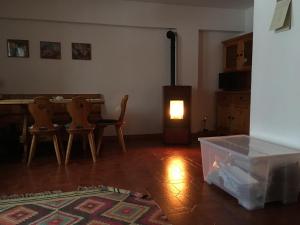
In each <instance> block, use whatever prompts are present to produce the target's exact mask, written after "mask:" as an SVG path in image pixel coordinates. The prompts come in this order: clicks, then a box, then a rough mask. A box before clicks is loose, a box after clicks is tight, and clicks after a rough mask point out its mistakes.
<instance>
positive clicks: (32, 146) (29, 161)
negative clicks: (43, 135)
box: [27, 134, 37, 166]
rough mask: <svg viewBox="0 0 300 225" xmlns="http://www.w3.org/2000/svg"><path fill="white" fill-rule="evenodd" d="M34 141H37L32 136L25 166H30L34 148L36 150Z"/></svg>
mask: <svg viewBox="0 0 300 225" xmlns="http://www.w3.org/2000/svg"><path fill="white" fill-rule="evenodd" d="M36 141H37V136H36V135H35V134H34V135H33V136H32V141H31V146H30V151H29V157H28V162H27V166H30V163H31V160H32V158H33V155H34V152H35V148H36Z"/></svg>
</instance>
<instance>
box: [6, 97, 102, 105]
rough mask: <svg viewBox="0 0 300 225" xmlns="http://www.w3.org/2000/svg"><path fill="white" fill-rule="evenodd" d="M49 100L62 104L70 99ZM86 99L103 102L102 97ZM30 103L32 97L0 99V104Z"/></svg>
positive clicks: (92, 101)
mask: <svg viewBox="0 0 300 225" xmlns="http://www.w3.org/2000/svg"><path fill="white" fill-rule="evenodd" d="M50 101H51V102H52V103H60V104H64V103H68V102H71V101H72V99H66V98H64V99H59V100H56V99H50ZM87 101H89V102H91V103H95V104H97V103H98V104H104V99H101V98H91V99H87ZM30 103H33V99H2V100H0V105H28V104H30Z"/></svg>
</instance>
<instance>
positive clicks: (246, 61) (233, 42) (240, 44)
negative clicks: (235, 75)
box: [223, 33, 253, 72]
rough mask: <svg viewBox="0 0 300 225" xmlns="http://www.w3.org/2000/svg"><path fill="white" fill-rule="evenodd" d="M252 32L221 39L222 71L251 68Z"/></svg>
mask: <svg viewBox="0 0 300 225" xmlns="http://www.w3.org/2000/svg"><path fill="white" fill-rule="evenodd" d="M252 39H253V34H252V33H249V34H245V35H241V36H238V37H235V38H232V39H229V40H226V41H223V47H224V72H231V71H247V70H251V65H252Z"/></svg>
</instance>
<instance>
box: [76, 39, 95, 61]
mask: <svg viewBox="0 0 300 225" xmlns="http://www.w3.org/2000/svg"><path fill="white" fill-rule="evenodd" d="M72 59H80V60H91V59H92V45H91V44H86V43H72Z"/></svg>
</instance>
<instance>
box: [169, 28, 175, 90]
mask: <svg viewBox="0 0 300 225" xmlns="http://www.w3.org/2000/svg"><path fill="white" fill-rule="evenodd" d="M176 36H177V33H176V32H173V31H170V30H169V31H168V32H167V38H169V39H170V40H171V86H175V85H176Z"/></svg>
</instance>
